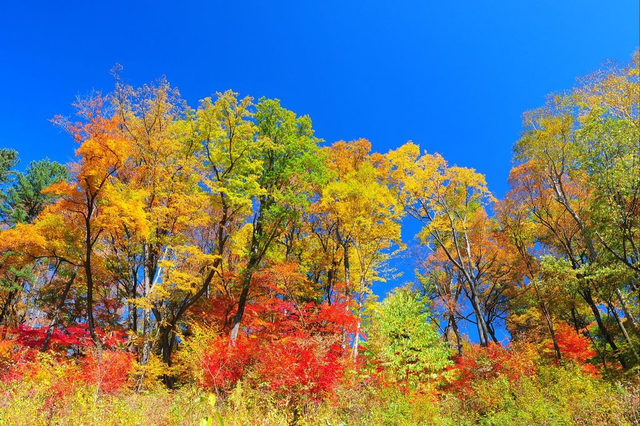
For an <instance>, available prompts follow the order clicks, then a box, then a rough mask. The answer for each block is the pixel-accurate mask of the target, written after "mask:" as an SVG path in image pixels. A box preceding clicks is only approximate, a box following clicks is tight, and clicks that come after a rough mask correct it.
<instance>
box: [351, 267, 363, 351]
mask: <svg viewBox="0 0 640 426" xmlns="http://www.w3.org/2000/svg"><path fill="white" fill-rule="evenodd" d="M362 269H364V268H362ZM364 288H365V280H364V275H362V276H361V277H360V291H359V292H358V306H357V311H356V318H357V323H356V331H355V334H354V336H353V348H352V356H353V362H356V361H357V360H358V346H359V345H360V328H361V327H362V319H361V315H362V298H363V297H364Z"/></svg>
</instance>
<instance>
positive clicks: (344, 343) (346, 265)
mask: <svg viewBox="0 0 640 426" xmlns="http://www.w3.org/2000/svg"><path fill="white" fill-rule="evenodd" d="M343 247H344V287H345V288H344V292H345V296H346V297H347V301H348V300H349V287H350V285H351V282H350V280H351V270H350V268H351V264H350V262H349V245H348V244H347V243H345V244H343ZM346 349H347V330H346V329H345V328H343V329H342V350H343V351H345V350H346Z"/></svg>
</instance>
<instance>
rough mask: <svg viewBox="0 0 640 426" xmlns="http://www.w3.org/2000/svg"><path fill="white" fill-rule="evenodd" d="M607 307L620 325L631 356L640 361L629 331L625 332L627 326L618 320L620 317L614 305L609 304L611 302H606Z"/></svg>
mask: <svg viewBox="0 0 640 426" xmlns="http://www.w3.org/2000/svg"><path fill="white" fill-rule="evenodd" d="M607 307H608V308H609V312H611V314H612V315H613V317H614V318H615V320H616V322H617V323H618V327H620V331H622V335H623V336H624V338H625V339H626V341H627V344H628V345H629V349H631V352H633V356H634V357H635V358H636V361H638V362H640V356H639V355H638V352H637V351H636V348H635V345H634V344H633V341H632V340H631V337H629V333H627V328H626V327H625V326H624V324H623V323H622V321H620V317H619V316H618V313H617V312H616V307H615V306H613V305H612V304H611V302H608V303H607Z"/></svg>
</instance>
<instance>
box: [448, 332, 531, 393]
mask: <svg viewBox="0 0 640 426" xmlns="http://www.w3.org/2000/svg"><path fill="white" fill-rule="evenodd" d="M533 353H535V350H534V349H533V348H532V347H530V345H521V346H519V347H518V348H504V347H502V346H501V345H499V344H496V343H489V346H487V347H486V348H483V347H481V346H480V345H470V346H469V347H468V348H466V350H465V352H464V354H463V355H462V356H457V357H455V358H454V362H455V364H454V366H453V367H451V369H455V370H457V372H458V375H457V378H456V379H455V380H454V381H453V383H452V387H453V389H454V390H456V391H457V392H460V393H466V392H473V389H472V384H473V382H475V381H477V380H483V379H493V378H495V377H497V376H499V375H503V376H506V377H507V378H508V379H509V380H510V381H517V380H519V379H520V377H522V376H534V375H536V374H537V370H536V362H535V357H534V356H533Z"/></svg>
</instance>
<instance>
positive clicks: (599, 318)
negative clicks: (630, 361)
mask: <svg viewBox="0 0 640 426" xmlns="http://www.w3.org/2000/svg"><path fill="white" fill-rule="evenodd" d="M580 294H581V295H582V297H583V299H584V300H585V302H587V305H589V307H590V308H591V312H593V316H594V317H595V319H596V323H597V324H598V328H599V329H600V332H601V333H602V335H603V336H604V339H605V340H606V341H607V343H608V344H609V347H611V350H612V351H613V353H614V355H615V356H616V358H618V361H619V362H620V365H622V368H625V369H626V368H627V363H626V362H625V360H624V357H623V356H622V354H621V353H620V349H619V348H618V345H616V342H615V341H614V340H613V336H611V333H609V330H607V327H606V326H605V325H604V322H603V321H602V316H601V315H600V310H599V309H598V306H597V305H596V303H595V302H594V300H593V297H592V296H591V290H590V289H586V290H584V291H581V292H580Z"/></svg>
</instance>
